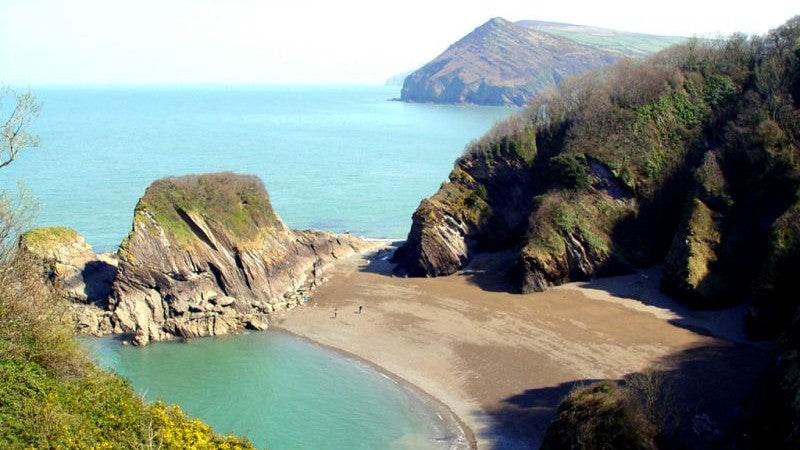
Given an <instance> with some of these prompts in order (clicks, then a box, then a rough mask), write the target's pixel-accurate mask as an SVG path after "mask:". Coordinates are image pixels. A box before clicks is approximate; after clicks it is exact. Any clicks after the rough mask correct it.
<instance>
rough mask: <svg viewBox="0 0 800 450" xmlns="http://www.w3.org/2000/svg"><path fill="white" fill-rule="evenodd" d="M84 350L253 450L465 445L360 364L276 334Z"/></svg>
mask: <svg viewBox="0 0 800 450" xmlns="http://www.w3.org/2000/svg"><path fill="white" fill-rule="evenodd" d="M87 342H88V344H87V345H88V346H89V347H90V348H92V349H94V350H93V354H94V355H95V358H96V359H97V360H98V361H99V363H100V364H101V366H103V367H106V368H110V369H112V370H115V371H116V372H117V373H119V374H120V375H122V376H124V377H126V378H128V379H129V380H131V381H132V383H133V386H134V388H135V389H136V390H137V391H139V392H141V393H144V395H145V398H147V399H150V400H155V399H158V398H161V399H164V400H166V401H168V402H174V403H177V404H179V405H181V407H182V408H183V409H184V410H185V411H186V412H188V413H189V414H191V415H194V416H196V417H202V418H203V419H204V420H206V421H207V422H209V423H210V424H212V425H213V426H214V427H215V429H216V430H218V431H221V432H224V433H236V434H240V435H244V436H247V437H248V438H249V439H250V440H251V441H253V443H254V444H256V445H257V446H259V447H260V448H263V447H265V446H267V447H268V448H270V449H271V450H281V449H301V448H302V449H448V448H464V446H465V445H466V441H464V440H463V437H460V436H459V434H457V429H455V430H454V429H453V424H452V423H450V422H447V421H445V420H443V419H442V417H441V416H439V415H438V413H437V410H436V409H435V408H432V407H431V405H429V404H428V403H426V402H423V401H421V400H420V397H419V395H418V394H416V393H414V392H412V391H411V390H410V388H409V387H407V386H404V385H401V384H397V383H395V382H394V381H392V380H391V379H389V378H388V377H385V376H382V375H381V374H380V373H378V372H377V371H375V370H374V369H372V368H371V367H369V366H367V365H366V364H363V363H361V362H358V361H355V360H352V359H350V358H346V357H343V356H342V355H339V354H337V353H334V352H333V351H331V350H327V349H324V348H321V347H319V346H317V345H314V344H312V343H309V342H306V341H304V340H302V339H300V338H297V337H293V336H290V335H287V334H284V333H279V332H271V331H267V332H265V333H249V334H244V335H238V336H225V337H219V338H204V339H195V340H192V341H190V342H188V343H177V342H165V343H158V344H155V345H150V346H148V347H145V348H133V347H125V346H122V345H119V343H118V342H117V341H115V340H113V339H112V338H102V339H93V340H89V341H87ZM443 415H444V414H443ZM459 439H461V440H459Z"/></svg>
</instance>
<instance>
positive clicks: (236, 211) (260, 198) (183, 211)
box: [123, 173, 282, 247]
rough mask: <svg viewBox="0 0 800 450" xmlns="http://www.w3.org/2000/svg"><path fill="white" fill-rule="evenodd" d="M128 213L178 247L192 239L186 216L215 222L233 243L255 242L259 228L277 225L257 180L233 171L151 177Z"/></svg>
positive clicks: (193, 239)
mask: <svg viewBox="0 0 800 450" xmlns="http://www.w3.org/2000/svg"><path fill="white" fill-rule="evenodd" d="M134 214H135V216H134V221H139V222H140V223H145V222H146V221H148V220H149V218H150V217H152V218H153V220H155V222H156V223H157V224H158V225H159V226H160V227H161V228H162V229H164V230H165V231H167V232H168V233H170V234H171V235H172V237H173V238H175V240H176V241H177V242H178V243H179V245H182V246H190V245H191V244H192V243H193V242H194V241H195V239H196V235H195V233H194V231H193V230H192V225H191V224H190V223H189V221H188V219H187V216H189V215H196V216H198V217H200V218H202V219H203V220H204V221H206V222H208V223H213V224H216V225H217V226H218V227H220V228H221V229H222V230H224V231H225V232H226V233H230V235H231V236H233V237H235V238H236V239H237V241H238V242H243V243H247V242H252V243H254V244H256V245H257V243H258V241H259V239H260V238H261V237H262V234H263V233H264V232H268V231H270V230H274V229H276V228H279V227H282V224H281V222H280V219H279V218H278V216H277V215H276V214H275V212H274V211H273V210H272V206H271V205H270V202H269V197H268V195H267V191H266V189H264V185H263V184H262V183H261V181H260V180H259V179H258V178H256V177H254V176H245V175H237V174H233V173H216V174H205V175H190V176H183V177H170V178H163V179H160V180H157V181H155V182H153V184H152V185H150V187H148V188H147V190H146V191H145V194H144V197H142V198H141V200H139V203H138V205H137V206H136V211H135V213H134ZM123 247H124V246H123Z"/></svg>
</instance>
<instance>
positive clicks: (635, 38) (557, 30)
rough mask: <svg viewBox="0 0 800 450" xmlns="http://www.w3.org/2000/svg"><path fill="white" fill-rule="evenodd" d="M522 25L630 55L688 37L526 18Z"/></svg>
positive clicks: (636, 54) (649, 52) (665, 46)
mask: <svg viewBox="0 0 800 450" xmlns="http://www.w3.org/2000/svg"><path fill="white" fill-rule="evenodd" d="M520 25H523V26H526V27H529V28H533V29H536V30H539V31H544V32H546V33H550V34H555V35H557V36H562V37H565V38H568V39H572V40H573V41H575V42H578V43H580V44H584V45H589V46H592V47H596V48H599V49H601V50H605V51H611V52H616V53H620V54H622V55H625V56H630V57H641V56H647V55H650V54H652V53H655V52H658V51H660V50H664V49H665V48H667V47H669V46H671V45H675V44H679V43H681V42H684V41H686V38H684V37H679V36H658V35H653V34H642V33H628V32H624V31H616V30H607V29H604V28H595V27H587V26H582V25H569V24H559V23H549V22H537V21H522V22H520Z"/></svg>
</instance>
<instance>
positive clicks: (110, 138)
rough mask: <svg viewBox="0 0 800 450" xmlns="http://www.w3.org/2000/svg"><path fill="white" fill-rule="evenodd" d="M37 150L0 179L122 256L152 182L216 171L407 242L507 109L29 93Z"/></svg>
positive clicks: (321, 89) (229, 91)
mask: <svg viewBox="0 0 800 450" xmlns="http://www.w3.org/2000/svg"><path fill="white" fill-rule="evenodd" d="M33 91H34V93H35V94H36V95H37V97H38V98H39V99H40V100H41V101H42V102H43V104H44V106H43V109H42V112H41V115H40V117H39V118H38V120H37V121H36V122H35V124H34V126H33V130H34V131H36V132H37V133H38V134H39V135H40V136H41V140H42V143H41V146H40V147H39V148H36V149H32V150H28V151H25V152H24V153H22V154H21V156H20V158H19V160H17V161H16V162H15V163H14V164H12V165H11V166H9V167H7V168H5V169H3V171H2V173H1V174H0V188H2V189H9V188H14V189H15V188H16V183H17V181H18V180H20V179H22V180H23V181H24V182H25V184H26V185H27V186H28V188H29V189H30V190H31V191H32V192H33V194H34V195H35V197H37V199H38V200H39V202H40V204H41V209H40V214H39V216H38V222H37V224H39V225H64V226H69V227H72V228H75V229H77V230H78V232H80V233H81V234H82V235H83V236H84V237H85V238H86V239H87V240H88V241H89V243H90V244H92V245H93V246H94V247H95V250H97V251H108V250H113V249H116V247H117V246H118V245H119V243H120V242H121V241H122V239H123V238H124V237H125V235H127V233H128V232H129V231H130V228H131V222H132V218H133V209H134V206H135V205H136V202H137V200H138V199H139V197H141V196H142V194H143V193H144V190H145V188H146V187H147V186H148V185H149V184H150V183H151V182H152V181H153V180H155V179H157V178H160V177H164V176H170V175H185V174H191V173H202V172H211V171H234V172H240V173H250V174H255V175H258V176H259V177H260V178H261V179H262V180H263V181H264V184H265V185H266V187H267V190H268V191H269V193H270V197H271V200H272V203H273V206H274V208H275V211H276V212H277V213H278V214H279V215H280V216H281V217H282V218H283V220H284V221H285V222H286V223H287V225H289V226H290V227H293V228H314V229H323V230H331V231H336V232H343V231H350V232H351V233H354V234H358V235H365V236H368V237H378V238H405V236H406V234H407V233H408V229H409V227H410V224H411V214H412V213H413V211H414V209H415V208H416V207H417V205H418V204H419V202H420V200H422V199H423V198H424V197H427V196H429V195H431V194H433V193H434V192H435V191H436V189H437V188H438V186H439V184H440V183H441V182H442V181H445V180H446V178H447V174H448V173H449V171H450V169H451V168H452V164H453V161H454V160H455V158H456V157H457V156H459V155H460V154H461V153H462V152H463V150H464V147H465V145H466V144H467V143H468V142H469V141H470V140H472V139H474V138H477V137H480V136H481V135H482V134H484V133H485V132H486V131H488V130H489V129H490V128H491V126H492V124H493V123H494V122H495V121H497V120H499V119H502V118H504V117H507V116H508V115H510V114H511V113H512V112H513V111H514V110H512V109H509V108H493V107H470V106H442V105H426V104H407V103H401V102H394V101H388V99H390V98H392V97H397V96H398V94H399V93H398V92H397V91H398V88H397V87H386V86H254V87H240V86H237V87H231V88H225V87H191V88H189V87H167V86H164V87H102V88H97V87H91V88H90V87H86V88H60V89H57V88H52V87H41V88H33Z"/></svg>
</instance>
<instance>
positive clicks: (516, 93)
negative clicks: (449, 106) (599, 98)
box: [400, 17, 620, 106]
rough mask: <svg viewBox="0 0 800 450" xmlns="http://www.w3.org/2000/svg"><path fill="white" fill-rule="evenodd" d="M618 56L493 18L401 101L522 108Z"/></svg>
mask: <svg viewBox="0 0 800 450" xmlns="http://www.w3.org/2000/svg"><path fill="white" fill-rule="evenodd" d="M619 56H620V55H619V54H617V53H612V52H607V51H604V50H600V49H597V48H593V47H590V46H587V45H583V44H579V43H577V42H575V41H573V40H570V39H568V38H565V37H561V36H557V35H554V34H548V33H544V32H541V31H537V30H534V29H531V28H526V27H523V26H519V25H516V24H514V23H512V22H509V21H508V20H505V19H503V18H500V17H497V18H494V19H491V20H489V21H488V22H486V23H485V24H483V25H481V26H480V27H478V28H476V29H475V30H474V31H473V32H471V33H469V34H468V35H466V36H464V37H463V38H462V39H460V40H459V41H458V42H456V43H455V44H453V45H451V46H450V47H449V48H448V49H447V50H445V51H444V52H443V53H442V54H441V55H439V56H437V57H436V58H435V59H433V60H432V61H431V62H429V63H428V64H426V65H425V66H423V67H422V68H420V69H418V70H416V71H415V72H413V73H412V74H411V75H409V76H408V77H406V79H405V82H404V83H403V88H402V91H401V94H400V98H401V100H403V101H407V102H418V103H422V102H434V103H476V104H481V105H514V106H522V105H524V104H526V103H527V102H528V101H529V100H530V99H532V98H533V96H534V95H536V94H537V93H539V92H541V91H543V90H545V89H546V88H548V87H550V86H553V85H554V84H557V83H559V82H560V81H561V80H563V79H564V78H566V77H568V76H570V75H573V74H576V73H580V72H584V71H587V70H589V69H592V68H595V67H600V66H603V65H606V64H609V63H610V62H612V61H614V60H616V59H617V58H619Z"/></svg>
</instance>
